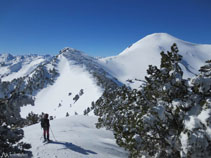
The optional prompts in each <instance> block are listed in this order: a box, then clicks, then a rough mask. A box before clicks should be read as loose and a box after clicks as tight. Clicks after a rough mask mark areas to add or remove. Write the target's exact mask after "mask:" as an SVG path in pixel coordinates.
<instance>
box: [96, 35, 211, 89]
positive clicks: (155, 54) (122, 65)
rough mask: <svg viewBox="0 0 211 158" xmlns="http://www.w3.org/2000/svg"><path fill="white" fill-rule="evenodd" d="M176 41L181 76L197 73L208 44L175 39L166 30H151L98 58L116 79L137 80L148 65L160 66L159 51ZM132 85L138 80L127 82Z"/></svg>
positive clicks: (210, 50)
mask: <svg viewBox="0 0 211 158" xmlns="http://www.w3.org/2000/svg"><path fill="white" fill-rule="evenodd" d="M173 43H176V44H177V46H178V49H179V54H181V55H182V56H183V60H182V61H181V64H180V66H181V67H182V70H183V72H184V77H185V78H188V77H193V76H194V75H195V74H198V70H199V68H200V67H201V66H202V65H204V64H205V61H206V60H210V59H211V45H206V44H193V43H189V42H186V41H183V40H180V39H177V38H175V37H173V36H171V35H169V34H167V33H154V34H151V35H148V36H146V37H144V38H143V39H141V40H139V41H138V42H136V43H134V44H133V45H131V46H130V47H128V48H126V49H125V50H124V51H123V52H122V53H120V54H119V55H117V56H113V57H107V58H101V59H99V62H100V63H101V64H102V65H103V66H104V67H105V68H106V69H107V70H108V71H109V72H110V73H111V74H112V75H113V76H114V77H116V78H117V79H118V80H120V81H121V82H122V83H125V84H127V82H126V80H128V79H130V80H135V79H141V80H144V77H145V76H146V75H147V73H146V70H147V69H148V66H149V65H156V66H158V67H159V66H160V59H161V56H160V52H161V51H164V52H166V51H170V47H171V46H172V45H173ZM128 85H130V86H132V87H133V88H137V87H138V86H140V82H136V83H134V84H128Z"/></svg>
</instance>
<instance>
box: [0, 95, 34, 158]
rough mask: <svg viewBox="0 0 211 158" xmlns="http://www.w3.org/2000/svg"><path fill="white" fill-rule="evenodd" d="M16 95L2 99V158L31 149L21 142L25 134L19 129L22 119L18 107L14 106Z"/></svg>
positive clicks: (0, 122) (0, 136) (0, 118)
mask: <svg viewBox="0 0 211 158" xmlns="http://www.w3.org/2000/svg"><path fill="white" fill-rule="evenodd" d="M15 95H16V94H13V95H12V96H11V97H10V98H7V99H0V111H1V112H0V157H1V156H3V155H4V156H5V155H7V154H17V153H25V149H29V148H31V145H30V144H26V143H23V142H20V140H21V139H22V138H23V135H24V133H23V130H22V129H20V128H19V127H18V125H20V121H21V118H20V115H19V111H18V107H17V106H15V105H14V101H13V98H14V97H16V96H15Z"/></svg>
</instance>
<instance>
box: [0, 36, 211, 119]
mask: <svg viewBox="0 0 211 158" xmlns="http://www.w3.org/2000/svg"><path fill="white" fill-rule="evenodd" d="M173 43H176V44H177V46H178V48H179V53H180V54H181V55H182V56H183V60H182V62H181V63H180V66H181V67H182V69H183V71H184V76H185V78H188V77H192V76H194V75H195V74H197V73H198V69H199V67H200V66H202V65H203V64H204V62H205V61H206V60H208V59H211V52H210V50H211V45H201V44H192V43H189V42H185V41H182V40H180V39H177V38H175V37H173V36H171V35H168V34H166V33H155V34H151V35H148V36H146V37H145V38H143V39H141V40H139V41H138V42H136V43H134V44H133V45H131V46H130V47H128V48H127V49H125V50H124V51H123V52H122V53H120V54H119V55H117V56H113V57H107V58H101V59H97V58H93V57H90V56H88V55H86V54H84V53H83V52H80V51H78V50H75V49H73V48H64V49H63V50H61V51H60V53H59V54H58V55H57V56H54V57H50V56H39V55H28V56H13V55H11V54H1V55H0V78H1V84H0V90H1V91H0V97H2V98H4V97H9V96H10V95H11V93H12V92H13V93H14V92H21V93H24V94H27V95H28V96H30V97H31V100H25V101H24V102H22V103H21V105H24V104H25V105H27V106H23V107H22V108H21V115H22V116H23V117H26V116H27V114H28V113H29V112H31V111H33V112H34V113H39V114H40V113H41V112H48V113H49V114H50V115H51V116H53V117H57V118H58V117H59V118H61V117H65V116H66V115H68V114H69V115H74V114H83V111H84V110H85V109H86V108H87V107H90V106H91V104H92V102H93V101H96V100H97V99H98V98H99V97H100V96H101V95H102V93H103V91H104V89H106V88H115V87H117V86H120V85H122V83H124V84H127V85H129V86H131V87H133V88H138V87H139V85H140V82H139V81H140V80H143V79H144V76H145V75H146V69H147V68H148V65H157V66H159V65H160V59H161V56H160V52H161V51H166V50H169V49H170V46H171V45H172V44H173ZM3 81H5V82H3ZM127 81H129V82H127Z"/></svg>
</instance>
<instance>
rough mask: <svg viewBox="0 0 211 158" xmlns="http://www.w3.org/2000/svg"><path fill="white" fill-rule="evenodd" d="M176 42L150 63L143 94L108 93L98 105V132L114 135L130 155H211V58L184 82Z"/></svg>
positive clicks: (124, 90) (125, 89) (129, 91)
mask: <svg viewBox="0 0 211 158" xmlns="http://www.w3.org/2000/svg"><path fill="white" fill-rule="evenodd" d="M181 60H182V56H181V55H179V54H178V48H177V46H176V44H173V45H172V47H171V51H167V53H164V52H161V65H160V68H158V67H157V66H152V65H150V66H149V68H148V70H147V74H148V75H147V76H146V77H145V80H146V82H145V83H144V84H142V85H141V87H140V89H139V90H136V89H133V90H132V89H130V88H128V87H126V86H123V87H120V88H118V89H116V90H109V89H108V90H106V91H105V92H104V94H103V95H102V97H100V98H99V99H98V100H97V101H96V103H95V104H94V106H93V107H94V113H95V114H96V115H97V116H99V119H98V123H97V124H96V126H97V127H98V128H101V127H106V128H107V129H111V130H112V131H113V132H114V136H115V139H116V142H117V144H118V145H120V146H121V147H124V148H125V149H127V150H128V151H129V152H130V157H132V158H136V157H142V156H146V157H157V158H163V157H167V158H168V157H169V158H170V157H171V158H179V157H208V156H210V155H211V132H210V131H211V115H210V114H211V60H210V61H207V62H206V65H205V66H202V67H201V69H200V73H199V75H197V76H195V77H193V78H192V79H184V78H183V71H182V69H181V67H180V61H181Z"/></svg>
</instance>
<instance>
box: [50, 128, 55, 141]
mask: <svg viewBox="0 0 211 158" xmlns="http://www.w3.org/2000/svg"><path fill="white" fill-rule="evenodd" d="M50 130H51V133H52V135H53V137H54V139H55V141H57V140H56V138H55V136H54V134H53V131H52V129H51V128H50Z"/></svg>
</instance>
